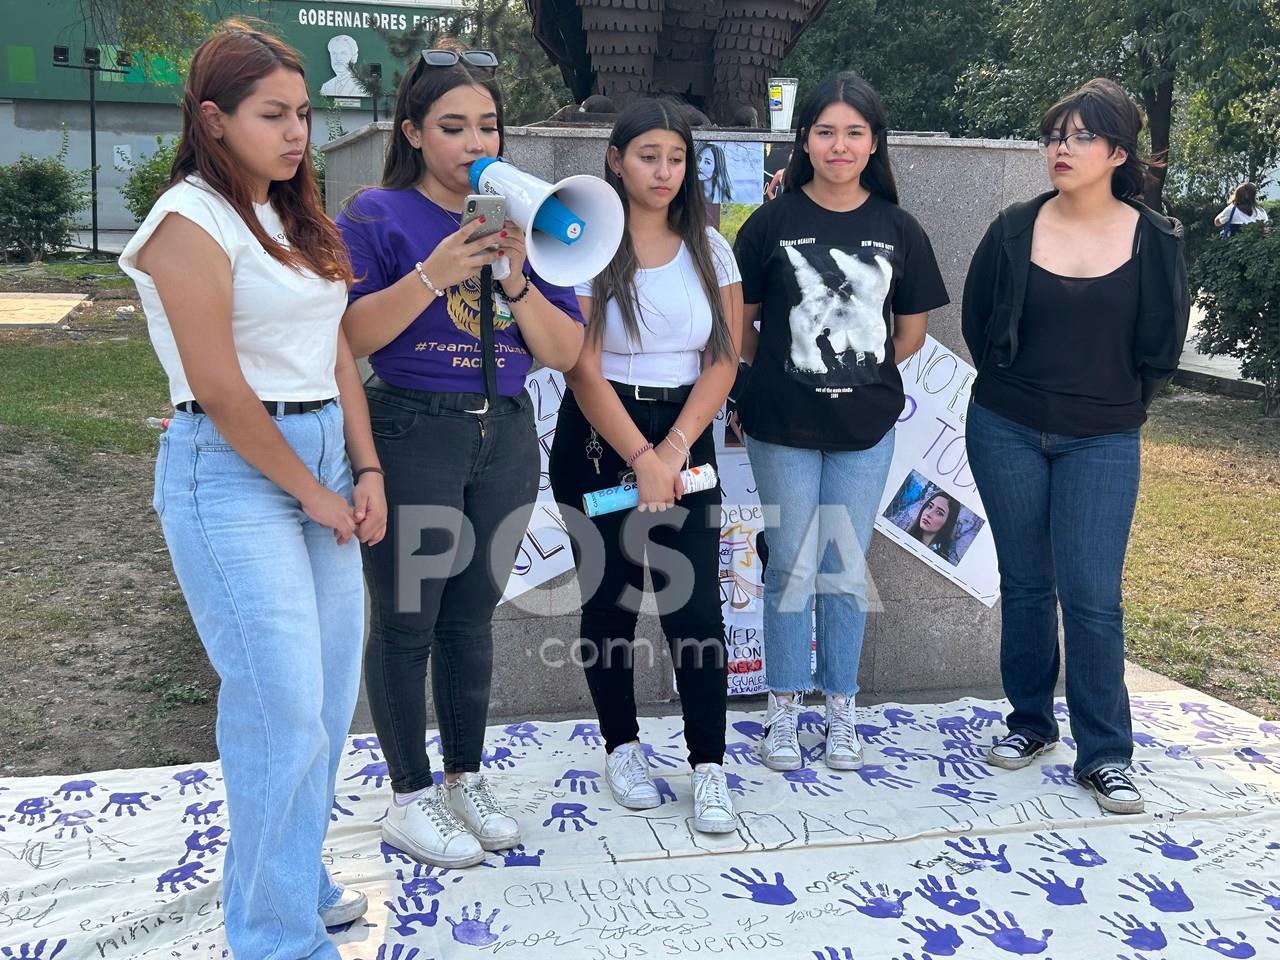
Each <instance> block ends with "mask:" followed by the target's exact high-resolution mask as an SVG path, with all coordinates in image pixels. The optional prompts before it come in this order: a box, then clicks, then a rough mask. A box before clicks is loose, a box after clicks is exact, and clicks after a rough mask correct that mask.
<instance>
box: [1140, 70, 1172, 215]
mask: <svg viewBox="0 0 1280 960" xmlns="http://www.w3.org/2000/svg"><path fill="white" fill-rule="evenodd" d="M1144 66H1145V64H1144ZM1162 72H1163V73H1164V75H1165V79H1163V80H1161V81H1159V82H1157V83H1155V84H1154V85H1153V86H1148V85H1146V84H1143V88H1142V105H1143V106H1144V107H1145V108H1146V111H1147V127H1148V129H1149V130H1150V131H1151V158H1152V160H1154V161H1156V163H1155V164H1154V165H1153V166H1152V167H1151V172H1150V175H1149V176H1148V177H1147V188H1146V190H1145V191H1144V195H1143V202H1145V203H1146V205H1147V206H1148V207H1150V208H1151V209H1152V210H1163V203H1164V181H1165V177H1166V176H1167V174H1168V162H1169V131H1170V129H1171V128H1172V127H1173V70H1172V67H1169V68H1168V69H1167V70H1166V71H1162Z"/></svg>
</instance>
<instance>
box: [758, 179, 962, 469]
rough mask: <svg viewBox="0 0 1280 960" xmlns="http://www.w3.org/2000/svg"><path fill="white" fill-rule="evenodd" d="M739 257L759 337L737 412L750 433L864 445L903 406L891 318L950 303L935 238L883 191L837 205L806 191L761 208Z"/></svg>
mask: <svg viewBox="0 0 1280 960" xmlns="http://www.w3.org/2000/svg"><path fill="white" fill-rule="evenodd" d="M734 253H735V254H736V255H737V258H738V266H739V267H740V269H741V271H742V296H743V299H744V300H745V301H746V302H747V303H758V304H761V309H760V342H759V347H758V349H757V351H756V358H755V362H754V364H752V369H751V378H750V380H749V381H748V383H747V386H746V390H745V393H744V395H743V397H742V399H741V402H740V405H739V409H740V416H741V419H742V426H743V429H744V430H745V432H746V433H747V434H748V436H751V437H755V438H756V439H758V440H763V441H765V442H766V443H777V444H781V445H784V446H790V447H804V448H807V449H814V450H866V449H868V448H870V447H874V446H875V445H876V444H877V443H879V442H880V440H881V438H882V437H884V435H885V434H886V433H888V432H889V430H890V429H892V428H893V425H894V423H895V422H896V421H897V419H898V417H899V415H901V413H902V405H903V392H902V378H901V377H900V376H899V375H898V368H897V366H896V359H895V357H894V355H893V323H892V320H891V314H911V313H925V312H927V311H929V310H934V309H937V308H938V307H941V306H943V305H944V304H946V303H948V302H949V298H948V296H947V289H946V287H945V285H944V284H943V282H942V274H941V272H940V271H939V270H938V261H937V260H936V259H935V258H934V255H933V247H932V246H931V245H930V243H929V238H928V236H926V235H925V232H924V230H922V229H921V228H920V225H919V224H918V223H916V221H915V218H914V217H912V216H911V214H909V213H907V212H906V211H905V210H903V209H902V208H901V207H899V206H897V205H896V204H893V203H890V202H889V201H887V200H885V199H883V198H881V197H878V196H875V195H874V194H873V195H871V196H870V197H868V199H867V200H866V202H864V203H863V204H862V205H861V206H859V207H858V208H856V209H854V210H849V211H846V212H843V213H838V212H835V211H832V210H827V209H826V208H825V207H820V206H818V204H816V203H814V201H813V200H811V199H810V198H809V196H808V194H806V193H805V192H804V191H803V190H793V191H791V192H789V193H784V194H783V195H782V196H780V197H779V198H778V199H776V200H771V201H769V202H768V203H766V204H765V205H764V206H762V207H760V208H759V209H757V210H756V211H755V212H754V213H753V214H752V215H751V216H750V217H749V218H748V219H747V222H746V223H744V224H743V225H742V229H741V230H740V231H739V232H738V239H737V242H736V243H735V244H734Z"/></svg>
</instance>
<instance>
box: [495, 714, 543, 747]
mask: <svg viewBox="0 0 1280 960" xmlns="http://www.w3.org/2000/svg"><path fill="white" fill-rule="evenodd" d="M502 732H503V733H505V734H506V735H507V743H508V744H509V745H510V746H513V747H526V748H527V747H530V746H534V747H540V746H542V741H541V740H539V739H538V728H537V726H536V725H534V724H532V723H529V722H528V721H527V720H526V721H525V722H524V723H512V724H509V725H508V726H505V727H503V728H502Z"/></svg>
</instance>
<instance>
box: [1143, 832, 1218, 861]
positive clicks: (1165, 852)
mask: <svg viewBox="0 0 1280 960" xmlns="http://www.w3.org/2000/svg"><path fill="white" fill-rule="evenodd" d="M1129 839H1130V840H1136V841H1138V851H1139V852H1140V853H1159V854H1160V856H1162V857H1164V858H1165V859H1166V860H1196V859H1199V857H1200V854H1198V853H1196V851H1195V848H1196V847H1198V846H1200V845H1201V844H1203V843H1204V841H1203V840H1192V841H1191V842H1190V843H1178V841H1176V840H1174V839H1173V837H1171V836H1169V834H1167V833H1165V832H1164V831H1163V830H1161V831H1159V832H1157V831H1155V830H1144V831H1142V833H1131V834H1129Z"/></svg>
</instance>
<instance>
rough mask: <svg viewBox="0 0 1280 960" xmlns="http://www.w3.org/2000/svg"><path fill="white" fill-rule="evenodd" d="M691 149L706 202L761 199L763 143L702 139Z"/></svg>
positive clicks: (717, 202) (745, 201)
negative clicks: (694, 152)
mask: <svg viewBox="0 0 1280 960" xmlns="http://www.w3.org/2000/svg"><path fill="white" fill-rule="evenodd" d="M694 149H695V151H696V153H697V163H698V182H699V183H701V184H702V195H703V197H704V198H705V199H706V201H707V203H712V204H720V203H759V202H760V179H761V174H762V172H763V170H764V144H762V143H735V142H729V141H717V140H701V141H698V142H697V143H695V144H694Z"/></svg>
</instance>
